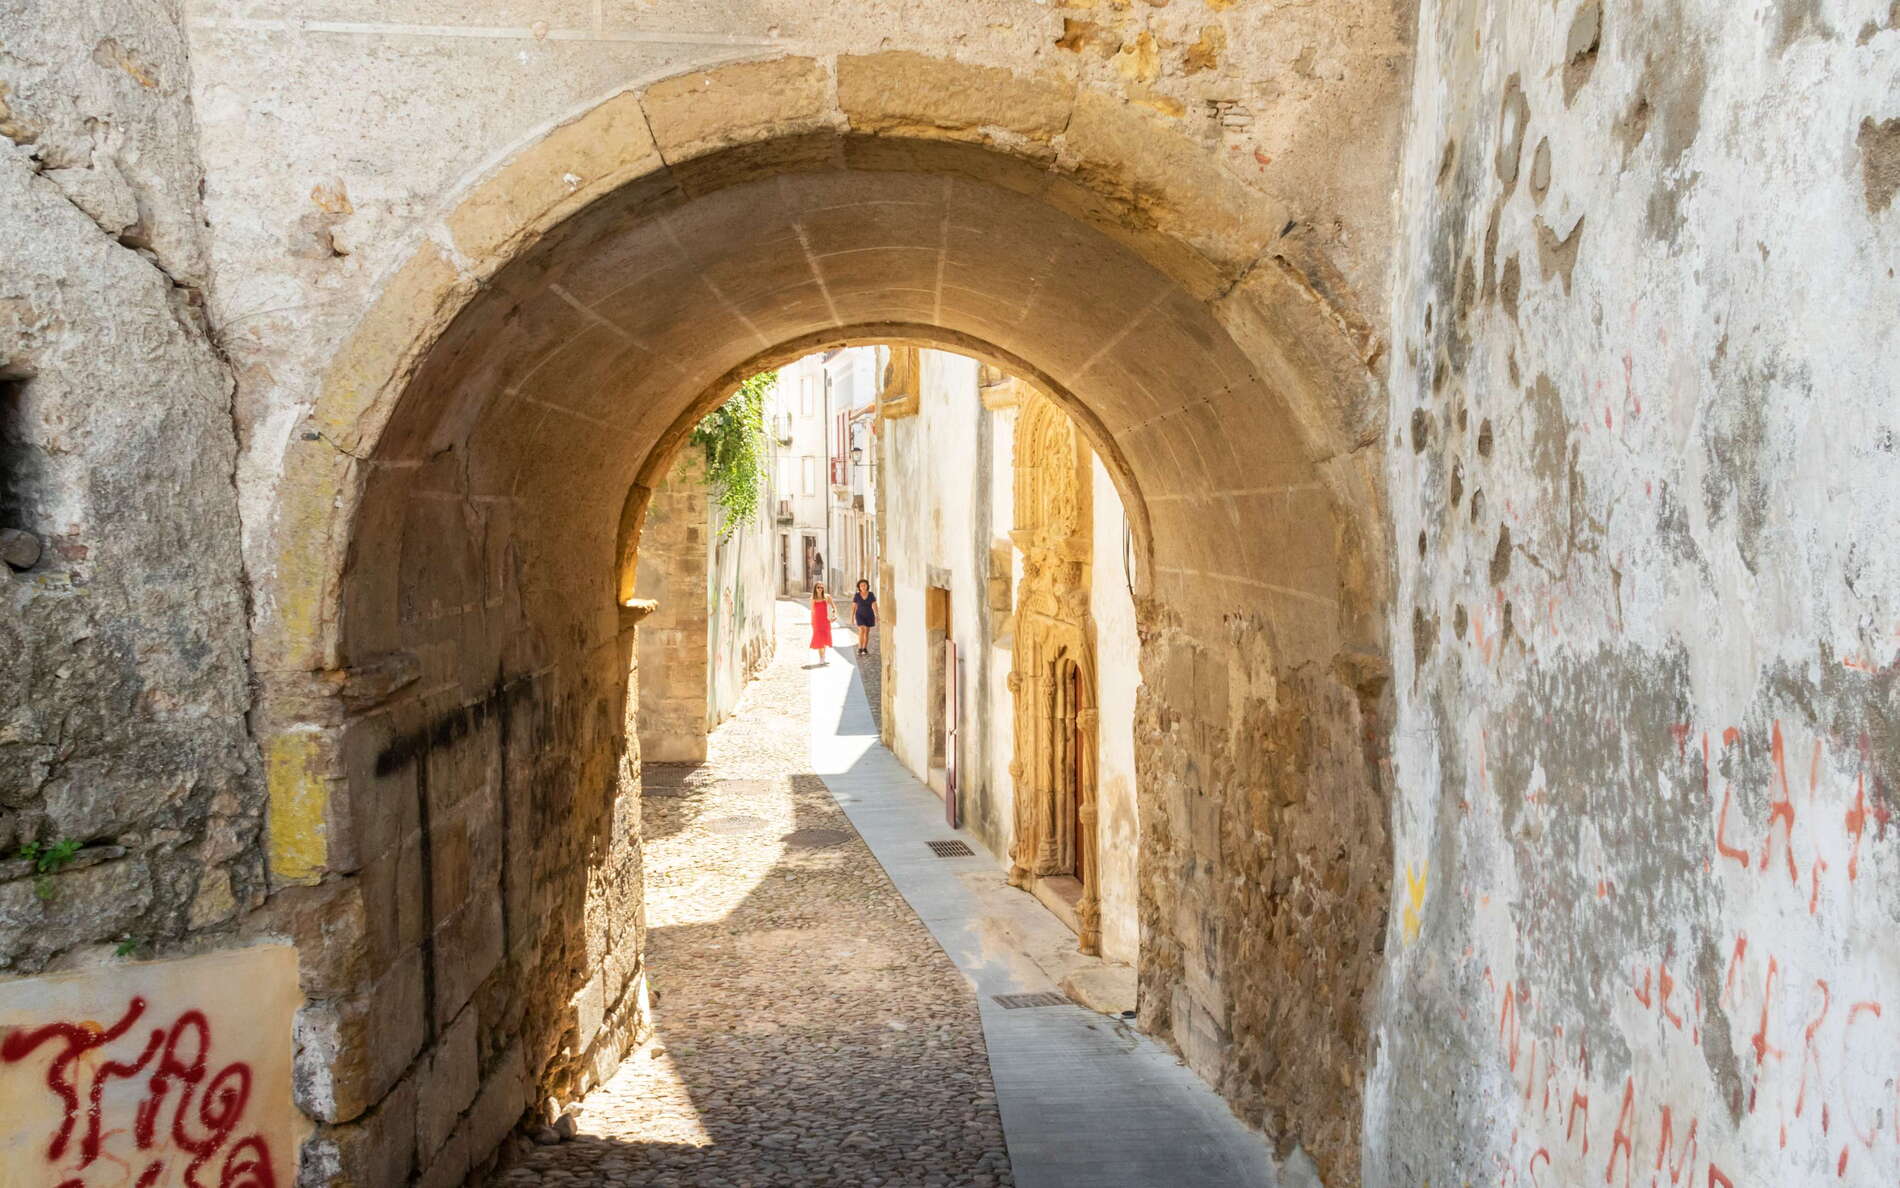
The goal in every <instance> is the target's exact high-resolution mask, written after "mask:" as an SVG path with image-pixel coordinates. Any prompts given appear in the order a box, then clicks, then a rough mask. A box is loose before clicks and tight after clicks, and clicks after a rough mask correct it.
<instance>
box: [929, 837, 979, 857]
mask: <svg viewBox="0 0 1900 1188" xmlns="http://www.w3.org/2000/svg"><path fill="white" fill-rule="evenodd" d="M927 844H928V845H929V846H930V852H931V853H933V854H935V855H936V856H937V857H939V858H974V857H976V851H975V850H972V849H971V848H970V847H969V846H968V845H967V844H966V843H964V842H960V841H934V842H929V843H927Z"/></svg>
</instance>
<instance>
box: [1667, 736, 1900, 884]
mask: <svg viewBox="0 0 1900 1188" xmlns="http://www.w3.org/2000/svg"><path fill="white" fill-rule="evenodd" d="M1673 733H1674V734H1675V737H1676V740H1677V745H1678V747H1680V746H1681V744H1682V741H1683V739H1684V737H1686V735H1687V733H1688V727H1687V725H1686V724H1678V725H1677V726H1676V727H1674V728H1673ZM1747 746H1748V741H1747V739H1745V738H1744V736H1743V734H1742V731H1741V730H1739V729H1737V728H1736V727H1734V726H1730V727H1727V728H1725V729H1724V730H1723V731H1722V741H1721V747H1720V749H1719V750H1716V749H1715V748H1713V747H1712V745H1711V739H1710V734H1709V732H1708V731H1703V732H1702V786H1703V789H1704V792H1705V794H1706V795H1708V797H1709V800H1710V803H1711V804H1712V805H1714V806H1715V836H1714V839H1713V842H1714V845H1713V850H1714V852H1713V853H1712V854H1711V855H1710V857H1711V858H1712V859H1713V860H1714V862H1715V863H1716V864H1717V865H1721V864H1723V863H1733V864H1734V869H1735V870H1737V871H1742V872H1747V873H1749V874H1751V875H1755V876H1758V877H1759V876H1773V877H1772V881H1774V882H1779V881H1780V880H1779V877H1778V876H1779V873H1780V872H1782V871H1785V872H1786V873H1787V876H1788V885H1789V887H1790V888H1791V889H1801V890H1805V892H1806V894H1805V897H1804V898H1805V901H1806V903H1807V907H1808V914H1809V915H1820V914H1822V910H1821V909H1822V906H1823V896H1822V890H1823V887H1824V885H1825V883H1826V880H1825V879H1824V878H1823V876H1824V875H1826V874H1827V872H1828V871H1829V870H1841V874H1840V875H1837V876H1835V879H1836V882H1837V884H1839V883H1844V884H1845V886H1844V887H1842V888H1841V889H1842V890H1843V891H1844V890H1846V889H1847V888H1848V887H1851V886H1852V885H1853V884H1854V883H1855V882H1856V881H1858V880H1859V878H1860V858H1861V848H1862V846H1861V843H1862V839H1863V838H1864V836H1865V835H1866V833H1867V831H1868V827H1869V826H1870V825H1871V826H1872V827H1873V832H1874V836H1875V838H1876V839H1878V838H1880V837H1882V836H1884V834H1885V832H1886V828H1887V825H1888V824H1889V823H1890V822H1891V821H1892V820H1893V811H1892V809H1891V808H1890V807H1889V805H1890V803H1891V800H1892V796H1891V793H1890V790H1889V788H1888V786H1887V781H1886V779H1885V778H1884V777H1883V776H1882V775H1881V774H1880V772H1879V771H1878V770H1877V769H1875V766H1874V762H1873V755H1872V747H1871V744H1870V741H1869V740H1868V738H1867V737H1866V736H1865V735H1862V736H1861V737H1860V739H1859V740H1858V746H1857V747H1856V748H1855V751H1856V757H1855V758H1856V762H1855V767H1856V769H1857V770H1856V771H1855V775H1854V795H1853V799H1852V801H1851V802H1843V801H1840V800H1838V799H1836V800H1835V802H1834V804H1832V805H1829V804H1828V803H1827V801H1828V800H1830V799H1833V794H1831V792H1830V791H1829V790H1824V788H1823V781H1822V763H1821V760H1822V756H1823V753H1824V749H1825V748H1824V745H1823V742H1822V739H1821V738H1820V736H1818V735H1817V736H1816V737H1815V738H1814V739H1813V740H1812V741H1811V744H1810V748H1809V750H1808V764H1807V767H1808V771H1807V780H1806V784H1807V788H1806V789H1805V791H1804V792H1800V793H1797V791H1796V784H1795V782H1794V781H1791V780H1790V778H1789V775H1788V756H1789V752H1790V749H1791V748H1790V746H1789V743H1788V740H1787V738H1786V737H1785V736H1784V734H1783V732H1782V728H1781V723H1780V722H1779V721H1775V722H1773V723H1771V724H1770V726H1769V733H1768V757H1769V769H1770V774H1769V776H1768V787H1767V788H1766V789H1765V793H1764V795H1765V796H1766V798H1767V801H1768V810H1767V817H1766V820H1765V821H1764V822H1763V823H1762V824H1761V825H1760V826H1755V827H1752V828H1751V826H1750V824H1749V823H1748V822H1747V821H1746V820H1745V819H1744V814H1743V813H1742V811H1741V809H1740V806H1739V805H1738V804H1737V803H1736V796H1735V780H1734V779H1733V778H1731V777H1730V776H1729V775H1726V774H1722V773H1723V769H1724V768H1725V767H1726V766H1728V765H1730V764H1731V763H1735V762H1738V761H1739V760H1740V759H1741V758H1742V757H1743V753H1744V751H1745V750H1746V748H1747ZM1794 753H1795V754H1796V755H1797V756H1798V755H1800V754H1801V752H1800V751H1798V750H1797V751H1795V752H1794ZM1797 762H1799V760H1798V759H1797ZM1718 776H1719V777H1720V779H1721V784H1722V788H1721V792H1720V795H1719V796H1718V795H1717V794H1716V792H1715V789H1714V787H1713V785H1714V783H1715V781H1716V779H1717V778H1718ZM1797 799H1798V800H1799V803H1800V805H1801V809H1800V815H1799V817H1797V807H1796V806H1797ZM1843 804H1845V807H1841V806H1842V805H1843ZM1837 814H1838V815H1837ZM1797 820H1799V821H1800V822H1801V823H1802V829H1803V832H1801V833H1797V832H1796V824H1797ZM1836 822H1838V823H1839V825H1840V827H1841V828H1840V832H1839V833H1838V834H1837V833H1836V832H1835V831H1834V830H1835V824H1836ZM1751 832H1752V833H1753V834H1754V835H1755V837H1758V838H1759V843H1757V842H1756V841H1755V840H1754V839H1753V838H1751V837H1750V836H1749V835H1750V833H1751ZM1837 839H1839V840H1837ZM1843 841H1844V843H1845V844H1844V845H1842V844H1841V843H1842V842H1843ZM1837 846H1839V847H1840V848H1842V849H1845V850H1846V855H1847V861H1846V862H1845V863H1844V864H1842V866H1836V865H1835V864H1834V863H1830V862H1829V861H1828V860H1827V858H1826V857H1825V856H1824V855H1823V854H1822V853H1821V850H1822V849H1829V850H1833V849H1835V848H1836V847H1837ZM1797 851H1800V852H1801V853H1800V856H1799V857H1798V856H1797ZM1836 856H1837V857H1838V856H1839V855H1838V853H1837V854H1836ZM1804 858H1805V863H1804V862H1803V861H1802V859H1804ZM1803 865H1805V867H1806V871H1807V878H1806V882H1807V886H1806V887H1805V888H1802V887H1801V884H1802V874H1801V870H1802V867H1803ZM1843 866H1844V869H1842V867H1843Z"/></svg>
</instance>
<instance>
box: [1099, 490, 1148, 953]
mask: <svg viewBox="0 0 1900 1188" xmlns="http://www.w3.org/2000/svg"><path fill="white" fill-rule="evenodd" d="M1090 470H1091V471H1092V472H1093V475H1094V480H1095V490H1094V493H1093V498H1094V508H1093V516H1094V526H1095V552H1094V556H1093V558H1092V560H1091V569H1092V572H1091V574H1090V579H1089V619H1090V621H1091V623H1092V624H1093V625H1094V627H1095V705H1096V712H1097V715H1098V725H1097V726H1096V733H1095V763H1096V770H1095V803H1096V819H1095V836H1096V842H1095V852H1096V860H1097V862H1099V863H1100V874H1101V880H1100V881H1101V895H1102V956H1104V957H1106V958H1108V959H1109V960H1110V961H1122V962H1126V963H1128V964H1130V965H1133V964H1134V963H1135V959H1136V957H1137V955H1138V954H1139V952H1140V948H1141V936H1140V927H1139V923H1138V919H1137V915H1136V900H1137V898H1138V892H1139V889H1140V874H1141V860H1140V856H1141V833H1140V816H1139V812H1138V809H1137V805H1136V787H1137V785H1136V783H1135V780H1136V772H1135V701H1136V695H1137V693H1138V691H1139V690H1140V687H1141V665H1140V664H1139V663H1138V657H1139V656H1140V655H1141V638H1140V635H1139V633H1138V631H1137V630H1136V626H1135V599H1134V593H1133V591H1132V588H1131V587H1132V585H1133V582H1134V577H1133V574H1132V573H1131V572H1130V570H1131V565H1132V563H1131V562H1130V560H1129V556H1128V554H1129V551H1130V550H1129V549H1128V548H1127V544H1128V537H1127V533H1128V514H1127V512H1126V511H1124V510H1123V508H1122V501H1121V494H1120V492H1118V491H1116V490H1115V484H1114V483H1113V482H1111V481H1109V477H1108V470H1107V469H1106V468H1105V467H1103V465H1102V460H1101V459H1100V458H1095V459H1093V460H1092V462H1091V465H1090Z"/></svg>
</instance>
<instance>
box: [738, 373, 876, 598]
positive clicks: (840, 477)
mask: <svg viewBox="0 0 1900 1188" xmlns="http://www.w3.org/2000/svg"><path fill="white" fill-rule="evenodd" d="M886 355H887V351H886V350H885V348H882V347H851V348H848V349H843V350H834V351H826V352H823V353H821V354H816V355H807V356H806V357H805V358H803V359H800V360H798V361H797V362H795V363H791V364H788V365H787V366H785V367H782V368H780V369H779V382H778V384H777V385H776V386H775V387H774V389H773V392H772V396H771V398H770V403H769V404H768V412H767V421H768V430H769V433H770V436H771V438H772V448H773V475H774V481H775V484H776V487H777V490H778V492H779V497H778V499H777V500H776V501H775V504H774V507H773V518H774V521H775V523H776V525H777V531H778V549H779V554H778V556H779V590H780V591H781V592H782V593H786V594H800V595H803V594H808V593H810V592H811V588H812V585H813V583H815V582H819V581H824V582H828V583H830V585H831V588H832V589H833V590H834V591H836V592H837V593H838V594H839V595H841V596H845V595H848V594H849V592H850V590H851V588H852V583H854V582H855V581H857V579H858V578H860V577H862V578H867V579H869V580H871V581H872V582H873V583H875V582H876V580H877V539H878V538H877V522H876V507H877V499H876V472H877V451H876V449H875V446H874V437H875V434H876V418H875V413H876V408H877V391H878V384H879V377H880V375H881V374H882V371H883V365H884V364H883V360H884V358H885V356H886Z"/></svg>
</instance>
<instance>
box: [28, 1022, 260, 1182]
mask: <svg viewBox="0 0 1900 1188" xmlns="http://www.w3.org/2000/svg"><path fill="white" fill-rule="evenodd" d="M147 1005H148V1004H147V1003H146V1001H145V999H143V998H140V997H134V998H133V999H132V1000H131V1002H130V1003H129V1004H128V1005H127V1007H126V1011H125V1014H124V1015H122V1016H121V1017H120V1018H119V1020H118V1022H116V1023H114V1024H112V1025H111V1026H110V1027H104V1026H101V1025H100V1024H98V1023H95V1022H90V1021H85V1022H64V1021H62V1022H58V1023H48V1024H45V1025H44V1026H40V1027H19V1028H15V1029H13V1030H11V1031H9V1032H6V1033H4V1035H0V1066H4V1065H14V1064H22V1063H24V1062H26V1061H27V1060H29V1059H30V1058H31V1057H33V1055H34V1054H35V1053H36V1052H40V1051H41V1050H42V1049H44V1048H48V1047H50V1048H51V1049H52V1056H51V1059H50V1060H49V1061H48V1063H47V1064H46V1072H45V1080H46V1090H47V1092H48V1093H50V1094H52V1095H53V1097H55V1098H56V1099H58V1101H59V1103H60V1106H61V1114H62V1116H61V1120H60V1123H59V1125H58V1126H57V1127H56V1128H54V1130H53V1133H52V1134H51V1135H49V1136H48V1138H47V1143H46V1162H47V1164H48V1165H49V1166H51V1167H52V1168H54V1169H55V1170H56V1172H57V1173H59V1174H63V1175H64V1177H65V1178H63V1179H60V1180H58V1181H56V1188H87V1186H88V1178H89V1177H90V1176H93V1175H97V1174H107V1173H105V1172H95V1171H94V1169H95V1168H96V1167H98V1165H99V1164H100V1163H101V1160H102V1159H103V1161H104V1162H105V1163H107V1164H112V1165H116V1168H115V1169H114V1170H116V1171H117V1172H118V1173H119V1174H118V1176H117V1180H118V1182H125V1181H126V1180H130V1179H131V1177H132V1174H133V1168H132V1166H131V1165H130V1164H128V1163H127V1162H126V1161H124V1160H121V1159H119V1158H117V1157H116V1156H114V1155H113V1154H111V1153H109V1152H108V1151H106V1149H105V1144H106V1141H107V1139H109V1138H111V1137H113V1136H115V1135H120V1134H124V1133H126V1132H127V1130H129V1132H130V1136H131V1140H132V1146H133V1149H134V1151H135V1152H136V1153H137V1154H136V1156H135V1158H134V1160H133V1161H132V1162H133V1163H137V1164H139V1165H140V1166H139V1167H138V1170H137V1178H136V1179H135V1180H132V1181H131V1182H133V1183H134V1184H136V1186H137V1188H152V1186H153V1185H156V1184H157V1183H158V1182H159V1181H160V1179H161V1178H163V1177H164V1176H165V1174H166V1171H167V1170H168V1169H169V1168H172V1167H173V1166H175V1165H176V1164H177V1163H179V1162H183V1164H184V1166H183V1170H182V1178H181V1179H180V1180H179V1182H180V1183H182V1184H183V1185H185V1186H186V1188H212V1185H213V1184H215V1185H216V1188H275V1186H276V1184H277V1175H276V1171H275V1164H274V1161H273V1159H272V1157H271V1151H270V1147H269V1144H267V1143H266V1142H265V1141H264V1139H263V1138H262V1137H261V1136H259V1135H257V1134H250V1135H246V1136H244V1137H242V1138H237V1137H236V1135H237V1132H238V1130H239V1128H240V1127H241V1126H242V1125H243V1122H244V1112H245V1110H246V1108H247V1107H248V1106H249V1105H250V1101H251V1066H250V1065H249V1064H246V1063H244V1062H243V1061H233V1062H232V1063H229V1064H226V1065H225V1066H224V1067H222V1068H220V1069H218V1070H217V1071H216V1072H212V1071H211V1068H212V1065H211V1039H212V1035H211V1024H210V1021H209V1020H207V1019H206V1018H205V1016H204V1013H203V1012H202V1011H195V1010H188V1011H185V1012H183V1013H182V1014H180V1015H179V1016H178V1017H177V1018H176V1019H175V1020H173V1022H172V1023H171V1025H170V1026H169V1027H167V1026H155V1027H152V1028H151V1029H150V1030H149V1031H145V1030H143V1029H140V1026H139V1024H140V1020H142V1019H144V1018H145V1014H146V1009H147ZM140 1035H142V1036H143V1037H144V1042H143V1044H142V1045H140V1046H138V1047H137V1048H136V1054H133V1052H134V1048H133V1047H132V1046H130V1045H128V1046H127V1048H126V1049H125V1051H126V1057H125V1058H111V1057H110V1056H109V1054H108V1053H107V1052H106V1049H107V1048H109V1047H110V1046H112V1045H114V1044H116V1043H117V1042H118V1041H119V1040H121V1039H125V1038H126V1037H128V1036H132V1037H133V1039H132V1041H131V1044H133V1045H136V1044H138V1038H137V1037H138V1036H140ZM139 1080H143V1082H144V1093H143V1095H142V1096H140V1097H139V1098H138V1099H137V1102H136V1104H135V1105H133V1106H132V1107H131V1110H130V1116H129V1117H128V1118H124V1119H113V1120H112V1121H119V1122H123V1123H127V1124H129V1125H122V1126H114V1127H110V1128H109V1127H108V1125H107V1123H108V1121H109V1119H108V1118H107V1113H108V1107H107V1103H106V1101H105V1095H106V1092H107V1087H108V1086H109V1085H110V1084H111V1083H112V1082H113V1081H127V1082H133V1081H139ZM234 1140H235V1141H234ZM214 1164H215V1165H216V1167H217V1179H216V1180H215V1181H212V1180H209V1179H201V1178H200V1173H201V1172H204V1171H206V1170H207V1169H208V1168H210V1167H212V1166H213V1165H214Z"/></svg>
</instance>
